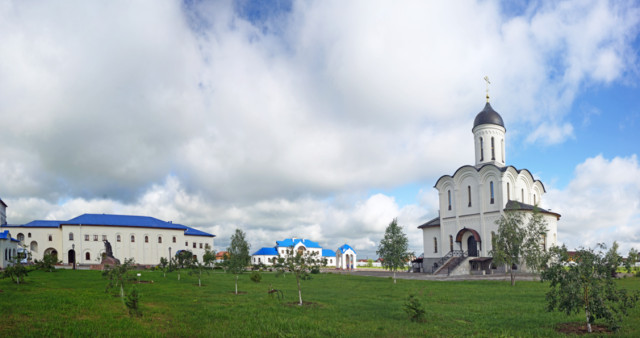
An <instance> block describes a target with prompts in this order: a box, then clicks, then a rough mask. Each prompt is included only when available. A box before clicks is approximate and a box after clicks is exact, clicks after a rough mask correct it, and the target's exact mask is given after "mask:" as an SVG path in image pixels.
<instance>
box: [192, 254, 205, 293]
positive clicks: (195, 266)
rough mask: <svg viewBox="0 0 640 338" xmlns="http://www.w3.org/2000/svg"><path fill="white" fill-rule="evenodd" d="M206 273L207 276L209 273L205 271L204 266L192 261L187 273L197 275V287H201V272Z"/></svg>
mask: <svg viewBox="0 0 640 338" xmlns="http://www.w3.org/2000/svg"><path fill="white" fill-rule="evenodd" d="M203 271H204V272H206V273H207V274H208V273H209V270H206V265H204V264H203V263H200V262H198V260H193V261H192V262H191V271H189V274H190V275H197V276H198V286H199V287H200V286H202V282H201V280H202V272H203Z"/></svg>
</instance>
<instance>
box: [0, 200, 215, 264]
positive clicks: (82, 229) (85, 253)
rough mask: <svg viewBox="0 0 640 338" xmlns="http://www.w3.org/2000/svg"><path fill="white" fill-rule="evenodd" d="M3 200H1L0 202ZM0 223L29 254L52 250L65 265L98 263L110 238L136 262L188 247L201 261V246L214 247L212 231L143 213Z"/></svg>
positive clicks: (120, 254) (116, 252)
mask: <svg viewBox="0 0 640 338" xmlns="http://www.w3.org/2000/svg"><path fill="white" fill-rule="evenodd" d="M0 204H1V205H4V208H5V209H6V205H5V204H4V203H0ZM3 220H5V222H4V224H2V225H1V229H2V230H11V231H12V232H13V233H14V234H15V235H16V238H17V240H18V241H19V242H20V244H21V245H23V246H24V247H26V248H27V249H28V250H29V252H30V253H31V257H32V259H42V258H43V257H44V255H45V254H55V255H57V256H58V259H59V260H61V261H62V262H63V263H64V264H73V263H76V264H83V265H94V264H99V263H100V262H101V260H102V254H103V253H105V244H104V242H103V241H104V240H107V241H109V243H110V244H111V248H112V251H113V256H114V257H115V258H117V259H119V260H120V261H124V260H125V259H127V258H133V259H134V260H135V262H136V263H138V264H143V265H156V264H159V263H160V258H162V257H165V258H169V257H171V256H172V255H175V254H176V253H177V252H179V251H183V250H188V251H190V252H191V253H192V254H193V256H194V257H195V258H197V259H199V260H202V256H203V255H204V253H205V250H206V249H212V248H213V239H214V237H215V235H212V234H209V233H207V232H204V231H201V230H198V229H194V228H191V227H188V226H185V225H182V224H178V223H173V222H166V221H162V220H159V219H157V218H154V217H148V216H129V215H110V214H84V215H80V216H78V217H75V218H72V219H70V220H67V221H46V220H36V221H32V222H29V223H27V224H23V225H9V224H6V219H3Z"/></svg>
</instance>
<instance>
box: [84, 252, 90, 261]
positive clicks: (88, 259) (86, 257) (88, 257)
mask: <svg viewBox="0 0 640 338" xmlns="http://www.w3.org/2000/svg"><path fill="white" fill-rule="evenodd" d="M84 259H85V260H87V261H90V260H91V254H90V253H89V252H87V253H85V254H84Z"/></svg>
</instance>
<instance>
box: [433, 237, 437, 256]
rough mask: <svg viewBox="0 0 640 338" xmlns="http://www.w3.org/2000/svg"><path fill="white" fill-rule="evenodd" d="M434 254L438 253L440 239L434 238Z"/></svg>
mask: <svg viewBox="0 0 640 338" xmlns="http://www.w3.org/2000/svg"><path fill="white" fill-rule="evenodd" d="M433 252H434V253H438V238H436V237H434V238H433Z"/></svg>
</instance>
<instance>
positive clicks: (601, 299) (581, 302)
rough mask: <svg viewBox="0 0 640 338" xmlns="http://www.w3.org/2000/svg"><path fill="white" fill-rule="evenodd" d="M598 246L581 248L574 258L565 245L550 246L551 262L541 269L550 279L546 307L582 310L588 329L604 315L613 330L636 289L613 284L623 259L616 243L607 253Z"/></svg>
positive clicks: (631, 303)
mask: <svg viewBox="0 0 640 338" xmlns="http://www.w3.org/2000/svg"><path fill="white" fill-rule="evenodd" d="M597 248H598V249H599V250H598V251H594V250H592V249H584V248H583V249H580V250H578V251H577V252H576V254H575V256H574V257H573V260H570V259H569V254H568V252H567V248H566V247H565V246H562V248H557V247H556V248H552V249H551V252H552V254H553V255H552V262H553V264H552V265H551V266H550V267H549V268H548V269H546V270H545V271H543V272H542V279H541V280H542V281H549V282H550V285H549V287H550V289H551V290H549V292H548V293H547V301H548V302H549V303H548V305H547V310H548V311H553V310H556V309H557V310H558V311H563V312H565V313H566V314H567V315H570V314H571V313H578V312H579V311H581V310H584V313H585V318H586V323H587V331H589V332H591V324H592V323H593V322H594V321H595V320H596V319H604V320H605V321H606V322H607V323H608V324H609V327H610V328H611V329H612V330H617V329H618V328H619V322H620V320H622V316H623V315H627V310H628V309H630V308H632V307H633V306H635V303H636V302H637V301H638V292H637V291H636V292H635V293H633V294H629V293H628V292H627V290H625V289H621V290H618V289H617V287H616V283H615V282H614V280H613V279H614V278H613V272H615V270H616V268H617V267H618V266H619V265H620V262H621V260H622V259H621V257H620V256H619V255H618V253H617V252H616V251H617V248H618V245H617V243H615V242H614V243H613V246H612V247H611V249H610V250H609V251H607V252H606V253H605V251H604V250H606V246H605V245H604V244H598V246H597Z"/></svg>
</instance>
